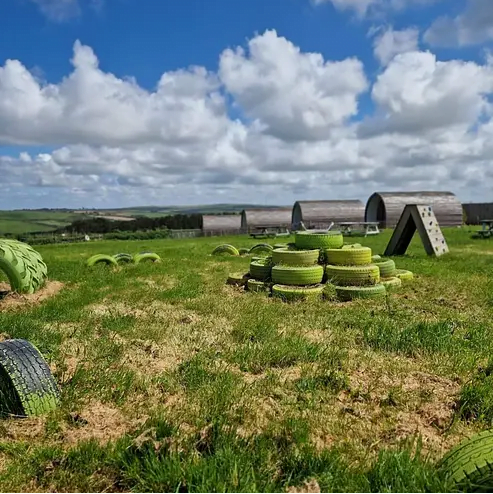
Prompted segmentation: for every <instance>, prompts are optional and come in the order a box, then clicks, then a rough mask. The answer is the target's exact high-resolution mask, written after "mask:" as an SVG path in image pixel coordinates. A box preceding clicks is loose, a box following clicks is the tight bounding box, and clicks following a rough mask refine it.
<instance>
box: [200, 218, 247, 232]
mask: <svg viewBox="0 0 493 494" xmlns="http://www.w3.org/2000/svg"><path fill="white" fill-rule="evenodd" d="M240 229H241V216H240V215H239V214H204V215H203V216H202V233H203V234H204V236H206V237H210V236H213V235H231V234H235V233H240Z"/></svg>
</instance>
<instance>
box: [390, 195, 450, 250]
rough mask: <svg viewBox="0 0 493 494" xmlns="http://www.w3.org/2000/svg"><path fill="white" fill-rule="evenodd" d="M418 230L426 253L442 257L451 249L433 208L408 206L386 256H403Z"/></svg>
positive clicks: (423, 205)
mask: <svg viewBox="0 0 493 494" xmlns="http://www.w3.org/2000/svg"><path fill="white" fill-rule="evenodd" d="M416 230H418V232H419V236H420V237H421V241H422V242H423V245H424V248H425V250H426V253H427V254H428V255H429V256H436V257H438V256H441V255H443V254H446V253H447V252H448V251H449V249H448V245H447V242H446V241H445V238H444V236H443V233H442V230H441V229H440V226H439V224H438V221H437V219H436V217H435V213H434V212H433V209H432V208H431V206H429V205H426V204H407V205H406V207H405V208H404V211H403V212H402V215H401V217H400V219H399V222H398V223H397V226H396V227H395V230H394V233H393V234H392V237H391V239H390V241H389V243H388V245H387V248H386V249H385V253H384V255H385V256H402V255H404V254H405V253H406V250H407V248H408V247H409V244H410V243H411V240H412V238H413V236H414V234H415V232H416Z"/></svg>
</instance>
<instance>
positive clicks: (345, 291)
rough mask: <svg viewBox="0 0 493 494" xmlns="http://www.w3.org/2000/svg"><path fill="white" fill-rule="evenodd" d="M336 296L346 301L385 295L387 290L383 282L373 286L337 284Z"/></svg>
mask: <svg viewBox="0 0 493 494" xmlns="http://www.w3.org/2000/svg"><path fill="white" fill-rule="evenodd" d="M335 292H336V296H337V298H338V299H339V300H342V301H344V302H347V301H350V300H355V299H359V298H362V299H366V298H379V297H384V296H385V294H386V293H387V290H386V289H385V287H384V286H383V285H382V284H378V285H373V286H336V287H335Z"/></svg>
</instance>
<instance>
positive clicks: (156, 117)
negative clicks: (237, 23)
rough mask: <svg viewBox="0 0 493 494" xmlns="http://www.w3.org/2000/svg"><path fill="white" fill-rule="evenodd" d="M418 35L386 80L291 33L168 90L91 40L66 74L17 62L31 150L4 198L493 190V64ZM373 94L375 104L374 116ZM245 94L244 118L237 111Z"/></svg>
mask: <svg viewBox="0 0 493 494" xmlns="http://www.w3.org/2000/svg"><path fill="white" fill-rule="evenodd" d="M383 36H385V34H384V35H383ZM392 36H393V40H394V39H395V38H396V33H395V32H392ZM397 37H398V36H397ZM397 44H398V43H397ZM402 44H404V45H406V43H402ZM411 45H412V43H409V44H408V45H406V48H405V49H404V48H402V46H401V48H400V49H396V48H395V47H394V45H391V46H392V49H389V48H388V47H387V49H386V50H383V48H382V51H380V52H379V53H380V55H379V56H380V57H381V59H382V62H384V63H386V65H385V66H384V67H383V68H382V71H381V73H380V74H379V75H378V77H377V79H376V80H375V82H374V83H373V84H372V85H371V86H370V84H369V82H368V80H367V78H366V77H365V74H364V70H363V65H362V63H361V62H360V61H359V60H357V59H355V58H349V59H345V60H340V61H330V60H325V59H324V58H323V56H322V55H320V54H317V53H304V52H302V51H301V50H300V49H299V48H298V47H296V46H295V45H294V44H293V43H291V42H290V41H289V40H287V39H285V38H283V37H281V36H278V35H277V33H276V32H275V31H266V32H265V33H263V34H259V35H257V36H255V37H253V38H252V39H251V40H250V41H249V42H248V44H247V46H246V47H245V48H241V47H237V48H233V49H226V50H224V51H223V52H222V53H221V54H220V55H219V70H218V72H217V73H213V72H210V71H207V70H206V69H204V68H202V67H188V68H183V69H180V70H176V71H171V72H166V73H164V74H163V75H162V76H161V77H160V79H159V81H158V82H157V84H156V86H155V88H154V89H153V90H152V91H149V90H146V89H144V88H142V87H140V86H139V85H138V84H137V83H136V81H135V80H133V79H131V78H125V79H122V78H119V77H116V76H115V75H113V74H110V73H107V72H104V71H102V70H101V68H100V67H99V62H98V59H97V56H96V54H95V53H94V52H93V50H92V49H91V48H90V47H88V46H85V45H82V44H81V43H79V42H76V43H75V44H74V54H73V57H72V65H73V70H72V71H71V72H70V73H69V74H68V75H67V76H66V77H65V78H63V79H62V80H61V81H59V82H58V83H42V82H40V81H39V80H37V79H36V78H35V77H34V76H33V75H32V74H31V73H30V72H29V71H28V70H27V69H26V68H25V66H24V65H23V64H22V62H21V61H18V60H7V61H6V62H5V64H4V65H3V66H0V145H10V146H12V145H16V146H19V148H20V150H21V152H20V154H19V155H18V156H17V157H13V156H3V157H2V156H0V176H1V177H2V180H1V183H0V201H3V202H1V205H2V206H3V207H9V204H10V201H11V200H12V198H18V200H20V201H22V202H23V204H28V205H30V206H35V205H37V206H41V205H44V204H46V202H49V204H50V205H53V204H56V205H58V206H63V205H74V206H75V205H89V206H92V205H95V206H101V205H105V204H106V205H113V206H114V205H115V204H118V205H132V204H149V203H160V204H163V203H175V204H176V203H182V204H183V203H204V202H217V201H233V202H254V201H258V202H262V203H266V202H268V203H279V204H289V203H292V202H293V201H294V200H297V199H303V198H351V197H353V198H354V197H359V198H362V199H365V198H366V197H368V195H369V194H370V193H371V192H373V191H374V190H377V189H390V188H393V189H400V190H402V189H409V188H427V189H429V188H433V189H436V188H438V189H452V190H457V191H458V192H462V193H463V194H465V195H464V196H463V198H464V199H465V200H467V199H469V198H470V197H469V196H467V194H474V195H473V197H478V194H481V193H482V192H481V190H484V194H486V193H487V189H486V187H485V186H484V185H482V184H484V183H487V182H486V179H487V177H488V176H489V175H488V174H491V172H490V171H489V169H490V167H489V163H490V160H491V159H492V158H493V145H492V144H491V142H493V139H492V137H493V123H492V121H491V104H490V103H489V98H490V96H491V93H492V92H493V68H492V67H491V66H490V65H489V64H488V63H486V64H484V65H480V64H478V63H475V62H465V61H459V60H449V61H440V60H438V59H437V58H436V56H435V55H433V54H432V53H430V52H422V51H418V50H417V47H416V46H411ZM408 49H409V50H411V51H407V50H408ZM402 52H404V53H402ZM395 53H396V54H395ZM367 91H369V95H370V96H371V99H372V101H373V105H374V107H375V110H374V111H373V112H372V113H370V114H369V115H368V113H369V112H368V107H367V108H365V110H366V111H365V114H366V115H368V116H367V117H366V118H365V119H363V120H362V121H361V118H362V117H361V116H360V114H359V112H358V109H359V106H360V103H359V100H360V98H361V96H362V95H364V94H365V92H367ZM231 99H232V100H233V104H234V106H235V107H236V108H235V110H236V111H235V113H236V114H238V115H241V118H231V116H230V115H231V111H230V109H231V108H230V105H229V101H230V100H231ZM367 104H368V103H367ZM30 145H36V146H48V147H51V148H53V151H51V152H44V153H32V152H30ZM464 170H466V171H464ZM469 172H470V173H473V177H474V178H472V176H471V175H469V174H468V173H469ZM478 184H479V185H480V186H482V187H483V189H478V188H477V186H478ZM468 187H469V189H468ZM473 188H474V189H473ZM459 189H460V190H459ZM26 190H29V191H33V192H32V194H31V195H30V197H25V194H26ZM478 190H479V191H478ZM53 191H56V193H53ZM35 200H36V204H32V202H33V201H35ZM84 201H85V202H84Z"/></svg>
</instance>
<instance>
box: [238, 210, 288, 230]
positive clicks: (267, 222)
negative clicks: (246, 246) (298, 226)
mask: <svg viewBox="0 0 493 494" xmlns="http://www.w3.org/2000/svg"><path fill="white" fill-rule="evenodd" d="M292 210H293V209H292V208H289V207H287V208H270V209H244V210H243V211H242V212H241V229H242V231H245V232H248V231H250V230H251V229H252V228H259V227H266V228H269V227H270V228H276V227H277V228H290V227H291V213H292Z"/></svg>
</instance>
